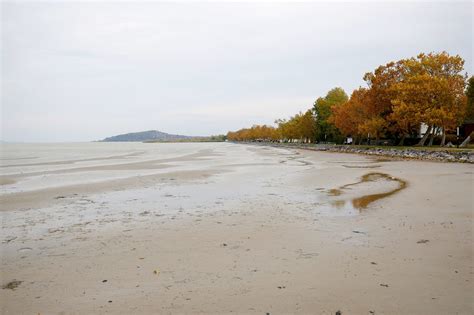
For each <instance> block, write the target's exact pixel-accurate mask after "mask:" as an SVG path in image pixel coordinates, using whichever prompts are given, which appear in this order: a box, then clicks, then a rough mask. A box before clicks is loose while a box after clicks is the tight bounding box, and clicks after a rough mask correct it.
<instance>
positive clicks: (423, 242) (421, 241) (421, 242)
mask: <svg viewBox="0 0 474 315" xmlns="http://www.w3.org/2000/svg"><path fill="white" fill-rule="evenodd" d="M429 241H430V240H419V241H418V242H416V243H417V244H425V243H428V242H429Z"/></svg>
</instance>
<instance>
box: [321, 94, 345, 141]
mask: <svg viewBox="0 0 474 315" xmlns="http://www.w3.org/2000/svg"><path fill="white" fill-rule="evenodd" d="M348 99H349V98H348V96H347V94H346V92H345V91H344V90H343V89H342V88H340V87H336V88H334V89H332V90H330V91H329V92H328V93H327V94H326V96H325V97H320V98H318V99H317V100H316V101H315V102H314V106H313V112H314V114H315V115H316V130H315V135H316V140H317V141H333V142H340V141H341V140H342V136H341V133H340V132H339V130H338V129H337V128H336V126H334V124H333V123H332V122H331V121H330V119H329V118H330V117H331V114H332V110H331V108H332V107H333V106H339V105H341V104H343V103H345V102H347V100H348Z"/></svg>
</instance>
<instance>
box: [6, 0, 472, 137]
mask: <svg viewBox="0 0 474 315" xmlns="http://www.w3.org/2000/svg"><path fill="white" fill-rule="evenodd" d="M1 9H2V16H1V26H2V33H1V44H2V47H1V58H2V68H1V79H2V83H1V84H2V98H1V106H2V117H1V122H2V135H1V139H2V140H4V141H22V142H38V141H41V142H49V141H90V140H97V139H102V138H104V137H107V136H111V135H116V134H119V133H127V132H134V131H143V130H150V129H157V130H160V131H164V132H168V133H178V134H186V135H210V134H222V133H226V132H227V131H228V130H234V129H239V128H241V127H246V126H250V125H252V124H257V123H259V124H261V123H266V124H270V123H272V122H273V121H274V120H275V119H276V118H285V117H288V116H290V115H293V114H295V113H297V112H299V111H304V110H306V109H308V108H310V107H311V106H312V104H313V102H314V100H315V99H316V98H317V97H319V96H323V95H324V94H325V93H326V92H327V91H328V90H329V89H331V88H333V87H336V86H340V87H343V88H344V89H345V90H346V91H347V93H348V94H350V92H351V91H352V90H353V89H354V88H357V87H358V86H361V85H364V82H363V80H362V76H363V74H364V73H365V72H367V71H372V70H373V69H374V68H375V67H377V66H378V65H380V64H385V63H386V62H388V61H391V60H398V59H401V58H405V57H411V56H414V55H416V54H417V53H419V52H430V51H436V52H438V51H443V50H446V51H447V52H449V53H450V54H460V55H461V56H462V57H463V58H464V59H465V60H466V64H465V69H466V71H467V72H468V73H470V74H472V73H473V71H472V69H473V63H472V53H473V33H472V32H473V30H472V27H473V25H472V20H473V5H472V2H470V1H468V2H464V3H462V2H458V3H451V2H444V3H431V2H418V3H415V2H403V3H394V2H387V3H377V2H352V3H341V2H338V3H325V2H318V3H266V2H261V3H221V4H217V3H212V2H207V3H188V2H181V3H157V2H141V3H136V2H129V3H127V2H79V3H74V4H71V3H69V4H67V3H65V2H58V1H56V2H42V3H38V2H19V3H18V2H16V3H14V2H2V4H1Z"/></svg>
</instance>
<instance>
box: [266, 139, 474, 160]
mask: <svg viewBox="0 0 474 315" xmlns="http://www.w3.org/2000/svg"><path fill="white" fill-rule="evenodd" d="M257 144H261V145H271V146H275V147H287V148H294V149H305V150H313V151H329V152H340V153H356V154H365V155H377V156H382V157H389V158H399V159H416V160H429V161H441V162H456V163H474V150H467V149H466V150H460V149H445V150H443V149H439V150H438V149H423V148H414V149H410V148H396V149H395V148H391V147H387V148H383V147H359V146H352V145H327V144H300V143H257Z"/></svg>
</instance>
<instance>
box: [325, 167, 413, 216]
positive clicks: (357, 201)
mask: <svg viewBox="0 0 474 315" xmlns="http://www.w3.org/2000/svg"><path fill="white" fill-rule="evenodd" d="M379 180H385V181H388V182H396V183H398V186H397V187H396V188H394V189H391V190H389V191H386V192H382V193H375V194H368V195H362V196H359V197H353V198H352V199H351V202H352V206H353V207H354V208H355V209H358V210H359V211H360V210H362V209H365V208H367V206H368V205H369V204H370V203H372V202H374V201H377V200H379V199H383V198H386V197H389V196H391V195H393V194H395V193H397V192H399V191H400V190H402V189H404V188H406V187H407V182H406V181H404V180H402V179H399V178H396V177H393V176H390V175H388V174H384V173H368V174H365V175H364V176H362V177H361V179H360V181H358V182H355V183H351V184H346V185H343V186H341V187H339V188H337V189H330V190H329V191H328V192H327V194H328V195H329V196H341V195H342V194H344V190H346V189H348V188H350V187H354V186H357V185H360V184H363V183H370V182H375V181H379ZM345 204H346V200H333V201H332V202H331V205H332V206H333V207H335V208H337V209H340V208H342V207H344V206H345Z"/></svg>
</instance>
